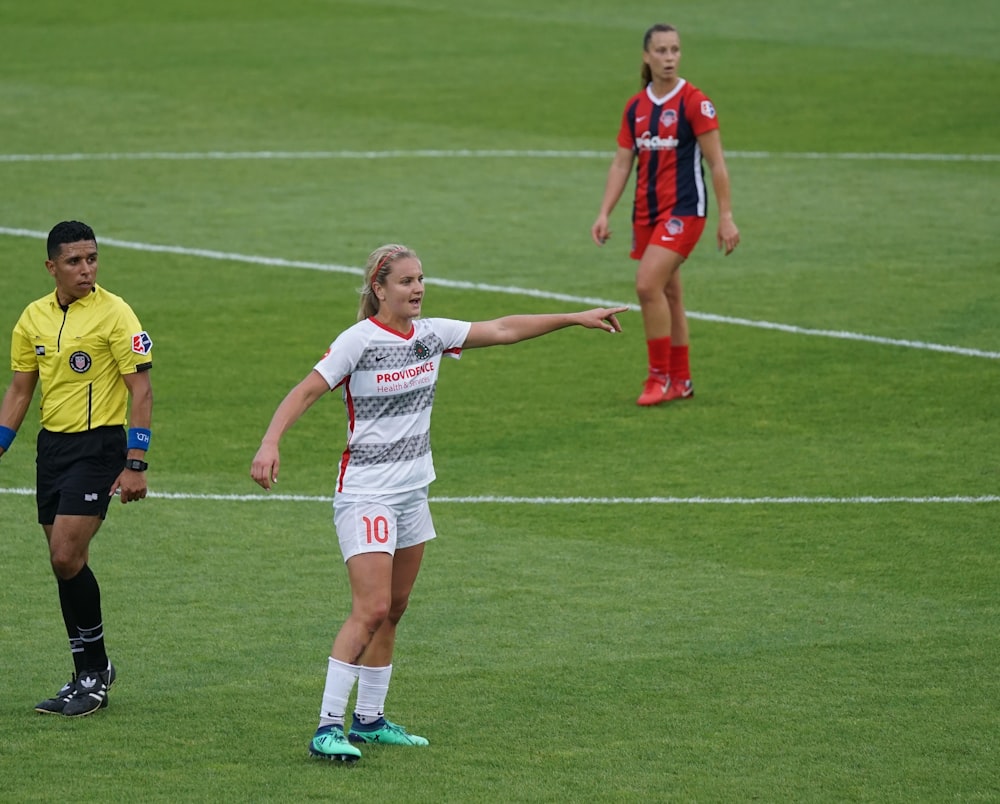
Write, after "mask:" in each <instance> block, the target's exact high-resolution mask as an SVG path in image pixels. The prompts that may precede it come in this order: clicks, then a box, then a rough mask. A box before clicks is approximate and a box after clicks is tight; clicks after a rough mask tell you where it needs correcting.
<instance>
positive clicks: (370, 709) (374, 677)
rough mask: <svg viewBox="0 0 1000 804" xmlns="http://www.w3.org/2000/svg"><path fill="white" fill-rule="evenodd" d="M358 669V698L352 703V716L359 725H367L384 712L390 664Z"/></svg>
mask: <svg viewBox="0 0 1000 804" xmlns="http://www.w3.org/2000/svg"><path fill="white" fill-rule="evenodd" d="M358 669H359V670H360V673H359V675H358V700H357V701H356V702H355V704H354V716H355V717H356V718H357V719H358V722H359V723H361V725H363V726H367V725H369V724H371V723H374V722H375V721H376V720H378V719H379V718H380V717H382V716H383V715H384V714H385V696H386V695H387V694H388V692H389V678H390V677H391V676H392V665H391V664H390V665H389V666H388V667H360V668H358Z"/></svg>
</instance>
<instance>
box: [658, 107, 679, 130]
mask: <svg viewBox="0 0 1000 804" xmlns="http://www.w3.org/2000/svg"><path fill="white" fill-rule="evenodd" d="M676 122H677V112H676V111H675V110H674V109H664V110H663V114H661V115H660V125H662V126H666V127H667V128H669V127H670V126H672V125H674V124H675V123H676Z"/></svg>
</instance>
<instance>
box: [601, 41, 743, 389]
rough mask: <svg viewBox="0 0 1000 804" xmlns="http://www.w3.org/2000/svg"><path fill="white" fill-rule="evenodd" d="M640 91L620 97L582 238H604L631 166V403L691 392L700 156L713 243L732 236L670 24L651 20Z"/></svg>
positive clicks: (729, 246) (713, 152)
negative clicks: (687, 307)
mask: <svg viewBox="0 0 1000 804" xmlns="http://www.w3.org/2000/svg"><path fill="white" fill-rule="evenodd" d="M642 60H643V68H642V90H641V91H640V92H639V93H638V94H636V95H634V96H633V97H632V98H630V99H629V101H628V103H627V104H626V105H625V113H624V114H623V115H622V124H621V128H620V129H619V132H618V148H617V150H616V152H615V156H614V159H613V160H612V163H611V168H610V170H609V171H608V179H607V184H606V185H605V189H604V197H603V199H602V200H601V208H600V212H599V213H598V215H597V219H596V220H595V221H594V225H593V226H592V227H591V237H592V238H593V239H594V242H595V243H597V245H599V246H602V245H604V244H605V243H606V242H607V240H608V238H609V237H610V236H611V229H610V228H609V226H608V218H609V217H610V216H611V212H612V210H613V209H614V207H615V204H617V203H618V199H619V198H620V197H621V195H622V193H623V192H624V190H625V186H626V185H627V184H628V180H629V175H630V174H631V172H632V165H633V164H634V163H635V164H636V171H635V202H634V205H633V208H632V252H631V257H632V259H634V260H638V261H639V267H638V270H637V271H636V279H635V287H636V294H637V295H638V297H639V306H640V308H641V310H642V321H643V327H644V329H645V335H646V349H647V354H648V358H649V373H648V376H647V379H646V383H645V386H644V388H643V391H642V394H640V396H639V398H638V400H636V401H637V402H638V404H640V405H658V404H659V403H661V402H668V401H670V400H673V399H689V398H690V397H693V396H694V386H693V385H692V383H691V369H690V365H689V362H688V324H687V315H686V314H685V312H684V301H683V295H682V288H681V274H680V267H681V263H683V262H684V260H686V259H687V258H688V256H690V254H691V252H692V251H693V250H694V247H695V245H697V243H698V239H699V238H700V237H701V233H702V231H703V230H704V228H705V215H706V214H707V206H708V191H707V188H706V186H705V176H704V171H703V169H702V159H704V160H705V161H706V162H707V163H708V167H709V170H710V171H711V176H712V186H713V189H714V190H715V198H716V202H717V204H718V209H719V228H718V232H717V234H716V240H717V243H718V247H719V248H720V249H724V250H725V253H726V254H727V255H728V254H730V253H732V251H733V249H734V248H736V246H737V244H738V243H739V242H740V233H739V230H738V229H737V228H736V224H735V223H734V222H733V213H732V209H731V206H730V193H729V172H728V170H727V169H726V160H725V156H724V155H723V151H722V139H721V136H720V134H719V121H718V118H717V117H716V114H715V107H714V106H713V105H712V102H711V101H710V100H709V99H708V98H707V97H706V96H705V95H704V94H703V93H702V92H701V90H699V89H697V88H696V87H694V86H692V85H691V84H689V83H688V82H687V81H685V80H684V79H683V78H681V77H680V76H679V75H678V74H677V69H678V65H679V64H680V60H681V40H680V36H679V34H678V33H677V29H676V28H674V27H673V26H672V25H654V26H653V27H652V28H650V29H649V30H648V31H646V35H645V38H644V40H643V54H642Z"/></svg>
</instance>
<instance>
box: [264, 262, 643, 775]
mask: <svg viewBox="0 0 1000 804" xmlns="http://www.w3.org/2000/svg"><path fill="white" fill-rule="evenodd" d="M423 299H424V274H423V268H422V267H421V263H420V260H419V259H418V257H417V255H416V254H415V253H414V252H413V251H412V250H411V249H409V248H407V247H406V246H401V245H395V244H390V245H385V246H382V247H380V248H378V249H376V250H375V251H373V252H372V253H371V255H369V257H368V262H367V265H366V271H365V283H364V286H363V287H362V290H361V304H360V308H359V310H358V323H356V324H354V325H353V326H352V327H350V328H348V329H347V330H345V331H344V332H342V333H341V334H340V335H339V336H338V337H337V338H336V340H334V342H333V343H332V344H331V345H330V348H329V349H327V352H326V354H325V355H324V356H323V358H322V359H321V360H320V361H319V362H318V363H317V364H316V366H315V367H314V368H313V370H312V371H311V372H310V373H309V375H308V376H307V377H305V379H303V380H302V381H301V382H300V383H299V384H298V385H296V386H295V387H294V388H293V389H292V390H291V391H290V392H289V393H288V395H287V396H286V397H285V399H284V400H283V401H282V402H281V404H280V405H279V406H278V409H277V410H276V411H275V413H274V416H273V417H272V419H271V423H270V425H269V426H268V428H267V432H266V433H265V434H264V438H263V439H262V440H261V445H260V449H259V450H258V451H257V454H256V456H254V459H253V464H252V466H251V469H250V474H251V477H253V479H254V480H255V481H256V482H257V483H258V484H260V485H261V486H263V487H264V488H265V489H270V488H271V485H272V483H273V482H274V481H276V480H277V478H278V469H279V466H280V458H279V454H278V444H279V441H280V440H281V437H282V435H284V433H285V432H286V431H287V430H288V429H289V428H290V427H291V426H292V425H293V424H294V423H295V422H296V421H297V420H298V419H299V417H300V416H302V414H303V413H305V412H306V410H307V409H308V408H309V407H310V406H311V405H312V404H313V403H314V402H316V401H317V400H318V399H319V398H320V397H322V396H324V395H325V394H326V393H327V392H328V391H330V390H332V389H334V388H337V387H340V388H342V392H343V399H344V404H345V406H346V408H347V416H348V438H347V447H346V449H345V450H344V452H343V455H342V457H341V460H340V467H339V472H338V477H337V487H336V492H335V495H334V524H335V526H336V530H337V537H338V539H339V541H340V548H341V551H342V553H343V555H344V561H345V563H346V565H347V575H348V579H349V581H350V585H351V599H352V605H351V612H350V615H349V616H348V617H347V620H346V621H345V622H344V623H343V625H342V626H341V628H340V631H339V632H338V633H337V636H336V638H335V639H334V642H333V649H332V650H331V652H330V660H329V665H328V670H327V677H326V687H325V689H324V692H323V703H322V707H321V709H320V720H319V728H318V729H317V731H316V734H315V736H314V737H313V738H312V741H311V742H310V744H309V752H310V754H312V755H313V756H316V757H321V758H325V759H333V760H340V761H346V762H353V761H355V760H357V759H358V758H359V757H360V756H361V752H360V750H358V748H357V747H356V745H354V744H363V743H382V744H386V743H389V744H395V745H427V740H426V739H424V738H423V737H419V736H417V735H414V734H410V733H409V732H407V731H406V729H404V728H403V727H402V726H399V725H397V724H395V723H392V722H391V721H389V720H387V719H386V718H385V717H384V712H383V709H384V705H385V698H386V693H387V691H388V687H389V677H390V675H391V673H392V653H393V647H394V644H395V640H396V627H397V625H398V623H399V620H400V618H401V617H402V616H403V612H404V611H405V610H406V606H407V603H408V601H409V596H410V590H411V589H412V588H413V584H414V582H415V581H416V578H417V572H418V571H419V569H420V562H421V559H422V558H423V554H424V544H425V543H426V542H427V541H428V540H430V539H433V538H434V537H435V532H434V525H433V523H432V521H431V514H430V508H429V507H428V504H427V489H428V486H429V485H430V483H431V481H433V480H434V466H433V463H432V461H431V449H430V435H429V430H430V421H431V406H432V405H433V403H434V387H435V384H436V383H437V377H438V371H439V370H440V368H441V360H442V359H443V358H444V357H453V358H458V357H460V356H461V351H462V349H473V348H476V347H480V346H494V345H497V344H510V343H517V342H518V341H523V340H527V339H528V338H535V337H538V336H539V335H545V334H546V333H549V332H553V331H555V330H557V329H562V328H563V327H568V326H572V325H579V326H582V327H586V328H588V329H603V330H605V331H606V332H620V331H621V326H620V325H619V323H618V319H617V315H618V314H619V313H622V312H624V311H625V310H627V309H628V308H627V307H613V308H599V309H593V310H587V311H585V312H577V313H555V314H551V315H512V316H506V317H504V318H498V319H495V320H493V321H478V322H473V323H470V322H468V321H455V320H451V319H446V318H420V313H421V307H422V304H423ZM355 682H357V684H358V694H357V700H356V702H355V709H354V715H353V719H352V724H351V728H350V730H349V731H348V732H347V734H346V735H345V722H344V720H345V716H346V711H347V702H348V698H349V696H350V695H351V692H352V690H353V689H354V684H355Z"/></svg>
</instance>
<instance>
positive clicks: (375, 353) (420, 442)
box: [314, 318, 472, 494]
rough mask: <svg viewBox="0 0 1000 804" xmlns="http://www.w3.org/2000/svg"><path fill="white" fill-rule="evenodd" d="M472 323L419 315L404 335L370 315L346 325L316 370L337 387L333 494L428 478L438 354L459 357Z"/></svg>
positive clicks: (404, 486) (404, 487) (387, 488)
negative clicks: (342, 439)
mask: <svg viewBox="0 0 1000 804" xmlns="http://www.w3.org/2000/svg"><path fill="white" fill-rule="evenodd" d="M471 326H472V325H471V324H470V323H469V322H468V321H455V320H452V319H449V318H426V319H417V320H415V321H414V322H413V329H412V330H411V331H410V334H409V335H401V334H399V333H398V332H395V331H393V330H390V329H387V328H386V327H383V326H382V325H381V324H379V323H378V321H376V320H375V319H374V318H369V319H367V320H365V321H359V322H358V323H357V324H355V325H354V326H352V327H350V328H349V329H346V330H344V332H342V333H341V334H340V335H339V336H338V337H337V339H336V340H335V341H334V342H333V343H332V344H331V345H330V348H329V349H328V350H327V352H326V354H325V355H324V356H323V359H322V360H320V361H319V362H318V363H317V364H316V365H315V367H314V368H315V369H316V371H318V372H319V373H320V374H322V375H323V378H324V379H325V380H326V381H327V383H328V384H329V386H330V389H331V390H332V389H334V388H336V387H337V386H338V385H341V384H342V385H343V394H344V404H345V406H346V407H347V418H348V423H347V448H346V449H345V450H344V454H343V455H342V456H341V459H340V471H339V472H338V477H337V491H338V492H347V493H349V494H394V493H396V492H400V491H410V490H412V489H417V488H421V487H423V486H426V485H428V484H429V483H430V482H431V481H433V480H434V463H433V461H432V459H431V438H430V428H431V406H432V405H433V404H434V388H435V386H436V385H437V378H438V371H439V370H440V368H441V359H442V358H443V357H446V356H447V357H454V358H458V357H461V353H462V349H461V347H462V344H463V343H465V339H466V338H467V337H468V335H469V328H470V327H471Z"/></svg>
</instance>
